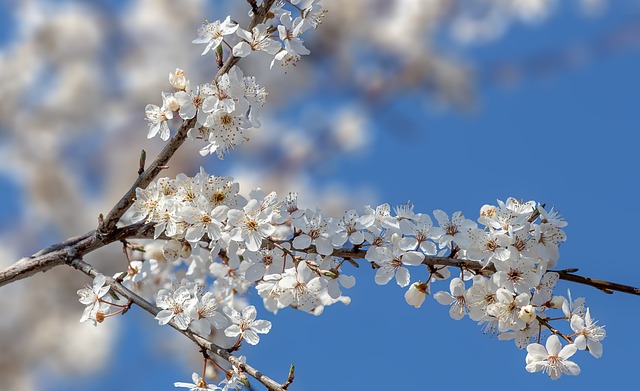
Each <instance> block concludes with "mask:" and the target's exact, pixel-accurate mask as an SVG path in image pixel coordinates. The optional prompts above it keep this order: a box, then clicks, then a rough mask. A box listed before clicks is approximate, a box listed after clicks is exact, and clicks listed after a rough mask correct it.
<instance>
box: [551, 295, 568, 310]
mask: <svg viewBox="0 0 640 391" xmlns="http://www.w3.org/2000/svg"><path fill="white" fill-rule="evenodd" d="M564 301H565V298H564V297H562V296H553V298H552V299H551V301H550V302H549V303H550V304H551V305H550V307H551V308H562V303H564Z"/></svg>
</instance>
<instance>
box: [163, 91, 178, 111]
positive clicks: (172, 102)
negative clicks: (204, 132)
mask: <svg viewBox="0 0 640 391" xmlns="http://www.w3.org/2000/svg"><path fill="white" fill-rule="evenodd" d="M165 104H166V105H167V107H168V108H169V110H171V111H178V110H180V103H178V100H177V99H176V97H175V96H173V95H170V96H167V99H166V100H165Z"/></svg>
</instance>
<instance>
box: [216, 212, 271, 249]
mask: <svg viewBox="0 0 640 391" xmlns="http://www.w3.org/2000/svg"><path fill="white" fill-rule="evenodd" d="M272 214H273V210H272V209H271V208H268V209H264V210H261V208H260V203H259V202H258V200H255V199H252V200H249V202H248V203H247V205H245V207H244V208H243V210H242V211H240V210H237V209H232V210H230V211H229V213H228V215H229V221H228V225H229V226H231V227H234V228H233V231H232V234H231V236H232V239H233V240H236V241H243V242H244V244H245V246H247V249H248V250H249V251H258V249H259V248H260V246H261V244H262V240H263V239H264V238H266V237H267V236H269V235H271V234H272V233H273V232H274V231H275V227H274V226H273V225H271V215H272Z"/></svg>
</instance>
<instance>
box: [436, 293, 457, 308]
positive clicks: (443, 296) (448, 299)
mask: <svg viewBox="0 0 640 391" xmlns="http://www.w3.org/2000/svg"><path fill="white" fill-rule="evenodd" d="M433 298H434V299H436V300H437V301H438V303H440V304H442V305H451V303H453V302H454V298H453V297H452V296H451V295H450V294H449V293H448V292H445V291H440V292H436V294H435V295H433Z"/></svg>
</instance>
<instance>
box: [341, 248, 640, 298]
mask: <svg viewBox="0 0 640 391" xmlns="http://www.w3.org/2000/svg"><path fill="white" fill-rule="evenodd" d="M365 254H366V250H356V251H353V250H350V249H338V250H335V251H334V252H333V254H332V255H333V256H336V257H340V258H350V259H364V257H365ZM422 263H423V264H424V265H427V266H453V267H457V268H462V269H466V270H472V271H475V272H477V273H480V274H483V275H485V276H486V275H490V274H493V273H495V271H496V269H495V267H493V265H488V266H487V267H483V266H482V263H480V262H477V261H469V260H464V259H457V258H449V257H434V256H429V255H427V256H425V258H424V261H422ZM549 271H550V272H555V273H558V275H559V276H560V279H561V280H566V281H571V282H575V283H578V284H583V285H589V286H592V287H594V288H596V289H599V290H601V291H603V292H605V293H608V294H611V293H613V291H617V292H622V293H628V294H630V295H637V296H640V288H636V287H633V286H630V285H624V284H619V283H616V282H610V281H604V280H597V279H594V278H589V277H583V276H579V275H577V274H573V273H572V272H570V271H567V270H549Z"/></svg>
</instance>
